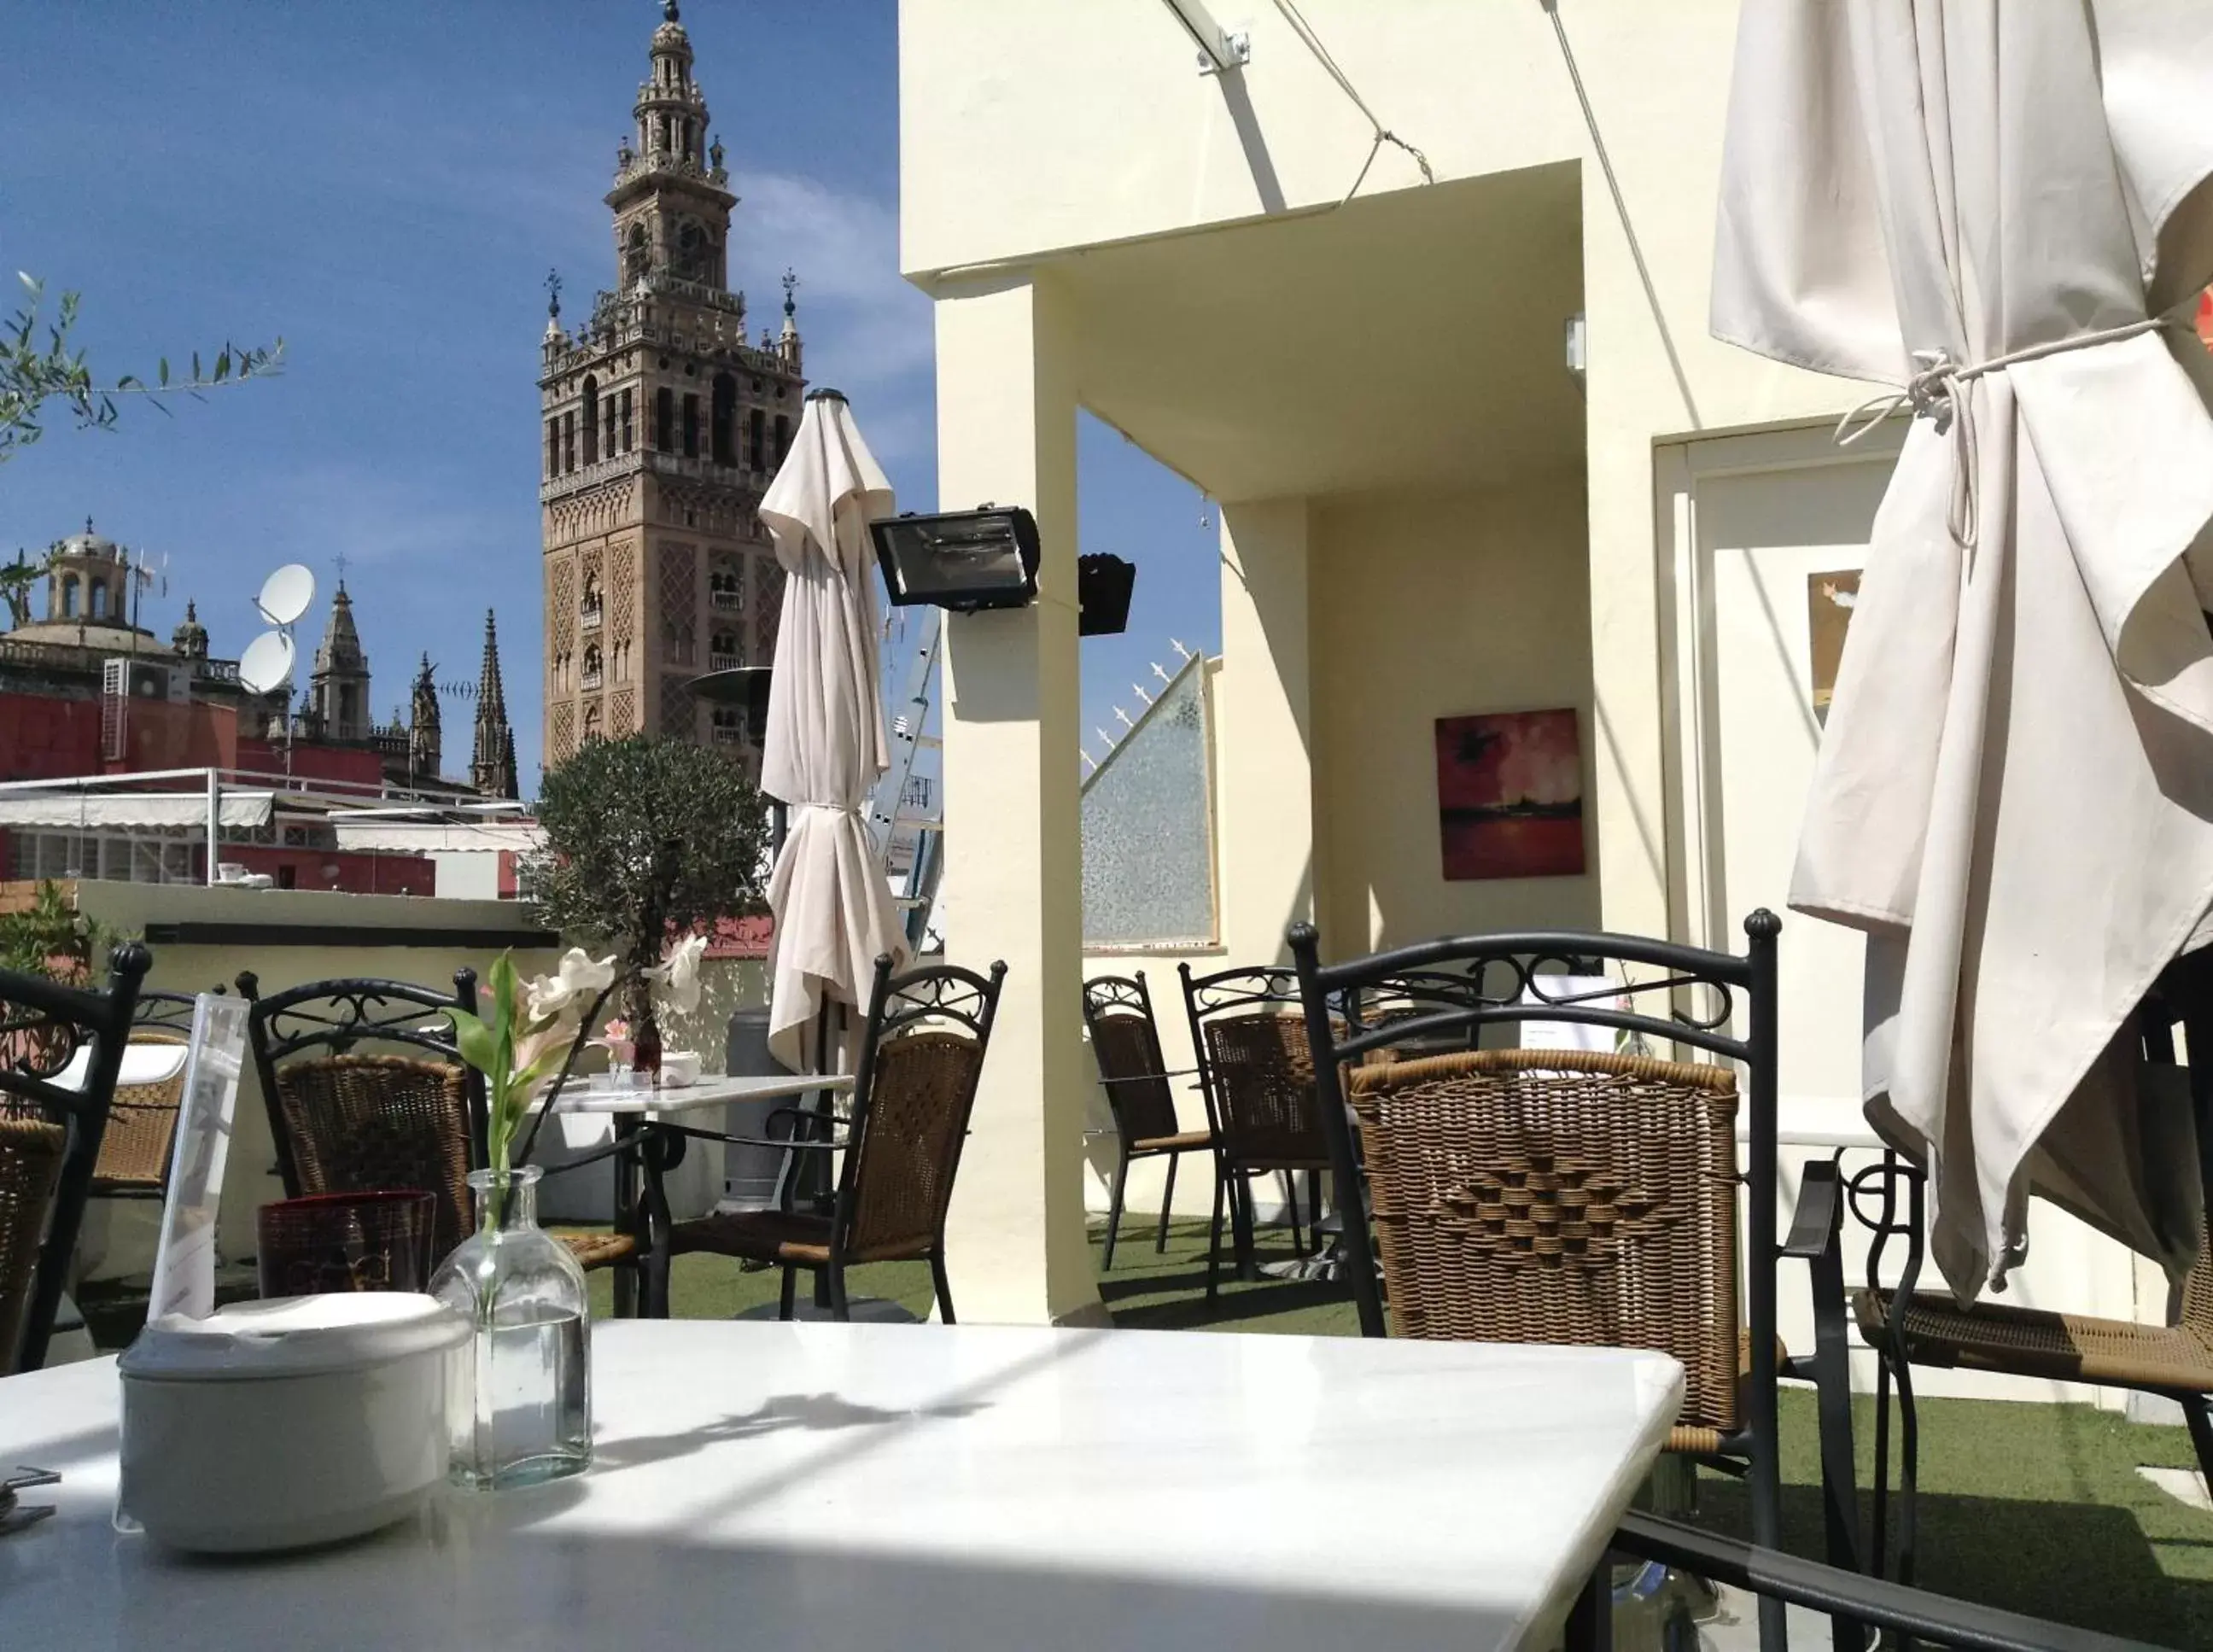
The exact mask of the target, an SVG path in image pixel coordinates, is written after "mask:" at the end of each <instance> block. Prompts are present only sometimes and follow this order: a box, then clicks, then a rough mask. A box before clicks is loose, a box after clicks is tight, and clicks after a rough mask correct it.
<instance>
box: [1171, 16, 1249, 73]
mask: <svg viewBox="0 0 2213 1652" xmlns="http://www.w3.org/2000/svg"><path fill="white" fill-rule="evenodd" d="M1167 9H1169V10H1170V11H1172V12H1174V13H1175V15H1176V21H1178V22H1180V23H1181V24H1182V25H1183V26H1184V32H1185V33H1186V34H1189V35H1190V36H1191V38H1192V44H1193V45H1195V46H1198V72H1199V73H1200V74H1202V75H1220V74H1226V73H1227V72H1228V71H1229V70H1232V69H1242V68H1243V67H1244V66H1245V65H1246V64H1248V63H1250V62H1251V61H1252V60H1253V37H1252V36H1251V35H1250V34H1247V33H1246V32H1245V31H1244V30H1243V29H1238V30H1236V31H1235V32H1232V31H1231V30H1229V29H1226V28H1224V27H1222V25H1221V24H1219V23H1217V22H1216V21H1214V14H1213V13H1212V12H1210V11H1209V10H1208V9H1206V0H1167Z"/></svg>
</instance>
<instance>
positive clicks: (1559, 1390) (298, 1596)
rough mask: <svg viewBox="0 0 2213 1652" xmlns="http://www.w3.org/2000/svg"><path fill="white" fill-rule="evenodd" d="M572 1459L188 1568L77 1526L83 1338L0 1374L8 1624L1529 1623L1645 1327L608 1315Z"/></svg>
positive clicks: (814, 1632)
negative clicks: (1238, 1326)
mask: <svg viewBox="0 0 2213 1652" xmlns="http://www.w3.org/2000/svg"><path fill="white" fill-rule="evenodd" d="M593 1338H594V1341H593V1356H594V1358H593V1369H594V1381H593V1391H594V1405H595V1409H596V1420H597V1430H596V1432H597V1452H598V1456H597V1461H596V1462H595V1463H594V1466H593V1468H592V1469H591V1471H590V1472H588V1473H587V1474H585V1475H583V1476H581V1477H579V1478H576V1479H573V1480H570V1481H566V1482H564V1483H561V1484H555V1485H552V1486H545V1487H540V1488H537V1489H535V1490H522V1491H510V1492H503V1493H499V1494H497V1495H489V1496H478V1497H467V1496H464V1495H462V1494H459V1493H450V1492H448V1493H442V1494H441V1496H440V1498H439V1500H438V1501H437V1502H436V1503H435V1504H434V1505H433V1506H432V1508H431V1509H430V1510H429V1511H428V1512H427V1513H425V1514H424V1515H422V1516H419V1517H418V1519H416V1520H415V1521H411V1522H409V1523H408V1524H405V1525H403V1526H401V1527H395V1528H393V1530H390V1531H388V1532H386V1533H382V1534H381V1535H379V1536H376V1537H373V1538H370V1539H365V1540H363V1541H362V1542H358V1543H356V1544H354V1545H350V1546H343V1547H338V1548H335V1549H331V1550H327V1551H322V1552H320V1553H314V1554H308V1555H301V1556H295V1557H291V1558H277V1559H271V1560H261V1561H245V1562H239V1561H232V1562H228V1563H224V1564H208V1563H198V1562H192V1561H186V1560H181V1559H178V1558H169V1557H166V1556H164V1555H163V1554H162V1552H161V1551H159V1550H156V1549H154V1548H152V1547H151V1546H150V1545H148V1544H147V1542H146V1541H145V1539H143V1538H136V1537H118V1536H117V1535H115V1534H114V1533H113V1531H112V1530H111V1529H110V1527H109V1515H110V1511H111V1508H112V1504H113V1498H114V1494H115V1479H116V1467H115V1453H116V1428H117V1385H116V1377H115V1367H114V1363H113V1361H111V1360H101V1361H97V1362H88V1363H86V1364H82V1365H72V1366H64V1367H61V1368H59V1369H54V1370H49V1371H42V1372H37V1373H34V1374H32V1375H27V1376H19V1377H12V1378H9V1379H7V1380H6V1381H0V1463H8V1464H13V1463H31V1464H36V1465H38V1466H41V1467H45V1468H52V1469H58V1470H59V1471H61V1472H62V1473H63V1475H64V1479H63V1482H62V1484H60V1485H58V1486H57V1487H53V1488H50V1489H48V1490H40V1491H39V1492H37V1493H35V1494H33V1495H34V1497H35V1498H36V1499H39V1500H45V1499H47V1498H49V1497H51V1498H52V1500H54V1501H55V1502H57V1503H58V1506H59V1509H60V1512H59V1513H58V1515H56V1516H55V1517H54V1518H52V1519H51V1520H48V1521H44V1522H43V1523H41V1524H40V1525H38V1526H34V1527H30V1528H29V1529H27V1530H26V1531H23V1532H21V1533H16V1534H15V1535H14V1536H10V1537H4V1538H0V1603H4V1606H0V1624H4V1625H5V1627H6V1639H7V1643H8V1644H9V1645H11V1646H15V1645H21V1646H23V1647H26V1648H28V1647H41V1648H57V1649H58V1648H73V1649H74V1648H84V1649H98V1652H143V1649H146V1648H149V1647H160V1648H162V1649H163V1652H199V1649H208V1652H216V1649H221V1652H235V1649H237V1648H241V1647H248V1646H282V1647H283V1648H285V1649H287V1652H320V1649H338V1648H346V1649H363V1652H375V1649H381V1648H393V1649H399V1648H406V1649H411V1652H413V1649H432V1648H448V1647H451V1648H457V1649H459V1648H466V1649H472V1652H475V1649H482V1652H494V1649H507V1648H514V1649H529V1652H540V1649H543V1648H546V1647H552V1646H560V1647H620V1648H624V1649H631V1652H658V1649H661V1648H671V1649H676V1648H682V1649H692V1648H697V1647H705V1646H743V1647H746V1648H747V1649H756V1652H762V1649H778V1652H780V1649H786V1648H790V1649H815V1648H821V1647H835V1648H839V1649H863V1648H877V1647H882V1648H893V1647H896V1648H900V1649H911V1652H937V1649H942V1652H954V1649H960V1652H988V1649H997V1648H1008V1649H1020V1652H1029V1649H1035V1648H1044V1647H1052V1648H1055V1649H1106V1648H1116V1649H1121V1648H1127V1649H1133V1652H1183V1649H1193V1652H1197V1649H1205V1652H1236V1649H1245V1648H1251V1649H1255V1652H1261V1649H1265V1652H1304V1649H1309V1648H1311V1649H1317V1652H1319V1649H1331V1652H1338V1649H1343V1648H1347V1647H1354V1648H1357V1649H1359V1652H1398V1649H1402V1648H1404V1649H1412V1648H1417V1647H1418V1648H1423V1649H1430V1648H1435V1647H1441V1646H1451V1647H1454V1648H1464V1649H1483V1648H1507V1647H1518V1646H1522V1645H1525V1644H1527V1645H1541V1644H1543V1643H1544V1640H1545V1637H1546V1636H1548V1635H1550V1634H1552V1633H1554V1632H1556V1631H1557V1628H1558V1624H1559V1622H1560V1620H1561V1619H1562V1618H1563V1616H1564V1613H1565V1612H1566V1610H1567V1607H1568V1605H1569V1603H1570V1601H1571V1600H1572V1599H1573V1598H1574V1595H1575V1593H1576V1588H1578V1587H1579V1585H1580V1582H1581V1580H1582V1578H1584V1577H1585V1576H1588V1573H1589V1571H1590V1570H1591V1568H1592V1567H1593V1565H1594V1564H1596V1562H1597V1560H1598V1558H1599V1556H1600V1551H1601V1549H1602V1546H1603V1545H1604V1542H1605V1539H1606V1535H1607V1534H1608V1533H1611V1532H1612V1531H1613V1527H1614V1525H1615V1523H1616V1522H1617V1521H1619V1517H1620V1515H1621V1514H1622V1512H1623V1511H1624V1509H1626V1508H1627V1506H1628V1503H1629V1500H1630V1497H1631V1493H1632V1491H1633V1490H1635V1488H1636V1486H1637V1484H1638V1482H1639V1481H1640V1480H1641V1479H1642V1478H1643V1475H1644V1473H1645V1472H1646V1471H1647V1470H1648V1469H1649V1466H1650V1465H1651V1463H1652V1460H1653V1459H1654V1457H1655V1454H1657V1452H1658V1450H1659V1448H1660V1445H1661V1441H1662V1440H1663V1439H1664V1438H1665V1436H1666V1434H1667V1428H1668V1425H1669V1423H1671V1422H1672V1421H1673V1418H1674V1416H1675V1412H1676V1409H1677V1406H1678V1405H1680V1400H1681V1396H1682V1391H1683V1379H1682V1370H1681V1368H1680V1366H1678V1365H1677V1364H1676V1363H1675V1362H1673V1360H1670V1359H1668V1358H1667V1357H1666V1356H1661V1355H1658V1354H1642V1353H1628V1352H1616V1351H1612V1350H1569V1349H1547V1348H1516V1347H1503V1346H1498V1345H1495V1344H1477V1343H1430V1342H1381V1341H1377V1342H1367V1341H1361V1340H1358V1339H1356V1338H1306V1337H1280V1336H1225V1335H1214V1334H1207V1333H1202V1332H1143V1331H1047V1330H1033V1329H1028V1328H1022V1327H1013V1326H938V1325H925V1326H871V1325H852V1326H840V1325H835V1324H808V1323H801V1324H795V1325H775V1324H741V1323H733V1322H729V1321H716V1322H710V1321H698V1320H692V1321H658V1322H656V1321H651V1320H616V1321H608V1322H604V1323H602V1324H600V1325H599V1326H595V1327H594V1332H593Z"/></svg>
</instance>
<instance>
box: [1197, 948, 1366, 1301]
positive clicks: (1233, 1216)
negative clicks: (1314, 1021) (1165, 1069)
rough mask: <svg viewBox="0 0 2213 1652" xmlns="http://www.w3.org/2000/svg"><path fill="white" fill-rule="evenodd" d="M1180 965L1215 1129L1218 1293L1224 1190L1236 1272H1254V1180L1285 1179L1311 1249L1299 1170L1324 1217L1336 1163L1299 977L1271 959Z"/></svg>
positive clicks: (1212, 1291)
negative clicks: (1323, 1196)
mask: <svg viewBox="0 0 2213 1652" xmlns="http://www.w3.org/2000/svg"><path fill="white" fill-rule="evenodd" d="M1176 969H1177V972H1178V973H1179V974H1180V976H1181V977H1182V978H1183V1001H1184V1009H1185V1010H1186V1013H1187V1014H1188V1015H1190V1017H1191V1047H1192V1052H1193V1053H1194V1054H1195V1055H1197V1057H1198V1076H1199V1094H1201V1095H1202V1096H1204V1098H1205V1100H1206V1118H1207V1124H1208V1125H1209V1127H1210V1129H1211V1130H1212V1131H1213V1132H1214V1143H1215V1190H1214V1220H1213V1226H1212V1232H1211V1236H1210V1241H1209V1244H1208V1247H1207V1257H1206V1296H1207V1300H1208V1301H1213V1300H1214V1299H1215V1296H1216V1289H1217V1278H1218V1275H1219V1272H1220V1261H1221V1255H1222V1206H1223V1203H1224V1201H1225V1198H1226V1200H1227V1202H1228V1208H1229V1231H1230V1238H1231V1243H1232V1246H1233V1247H1234V1249H1235V1253H1236V1269H1237V1277H1239V1278H1242V1279H1249V1278H1253V1277H1257V1274H1258V1271H1259V1270H1258V1259H1257V1257H1256V1256H1255V1253H1254V1248H1255V1247H1254V1236H1253V1228H1254V1226H1255V1223H1254V1217H1253V1187H1252V1183H1253V1178H1254V1177H1255V1176H1276V1175H1280V1176H1282V1177H1283V1189H1284V1199H1283V1203H1284V1209H1285V1213H1286V1215H1287V1216H1289V1220H1290V1228H1291V1247H1292V1248H1293V1249H1294V1250H1296V1251H1303V1249H1304V1248H1305V1247H1304V1244H1303V1241H1302V1235H1301V1233H1300V1229H1299V1205H1298V1187H1297V1181H1296V1179H1297V1178H1298V1177H1299V1176H1300V1175H1302V1174H1303V1175H1305V1176H1306V1177H1307V1179H1308V1189H1309V1196H1310V1198H1312V1199H1313V1201H1314V1211H1313V1215H1314V1221H1315V1222H1316V1223H1317V1224H1319V1222H1320V1215H1321V1212H1320V1191H1319V1189H1320V1173H1321V1172H1323V1171H1325V1170H1326V1169H1328V1168H1329V1167H1330V1163H1331V1161H1330V1156H1329V1141H1328V1137H1326V1136H1325V1135H1324V1134H1323V1132H1322V1128H1321V1122H1320V1118H1319V1116H1318V1113H1317V1111H1316V1097H1315V1090H1314V1057H1313V1055H1312V1053H1311V1052H1310V1050H1309V1048H1308V1029H1307V1023H1306V1016H1305V1014H1304V1012H1303V1010H1302V1007H1301V1001H1300V997H1299V983H1298V977H1297V976H1296V975H1295V974H1294V973H1293V972H1291V971H1290V970H1289V969H1285V968H1283V967H1281V966H1271V965H1263V966H1258V967H1246V968H1238V969H1225V970H1217V971H1216V972H1214V973H1213V974H1210V975H1193V974H1192V972H1191V966H1190V965H1188V964H1179V965H1178V966H1176Z"/></svg>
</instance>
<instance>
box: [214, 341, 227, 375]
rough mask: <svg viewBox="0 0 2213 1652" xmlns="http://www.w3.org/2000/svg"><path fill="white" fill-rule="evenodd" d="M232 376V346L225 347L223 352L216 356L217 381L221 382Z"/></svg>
mask: <svg viewBox="0 0 2213 1652" xmlns="http://www.w3.org/2000/svg"><path fill="white" fill-rule="evenodd" d="M229 376H230V346H229V344H225V345H224V346H223V354H222V355H220V356H218V357H216V358H215V381H216V383H217V384H221V383H222V382H223V381H224V380H225V379H227V378H229Z"/></svg>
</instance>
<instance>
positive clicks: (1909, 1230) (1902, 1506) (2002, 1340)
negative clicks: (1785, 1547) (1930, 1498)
mask: <svg viewBox="0 0 2213 1652" xmlns="http://www.w3.org/2000/svg"><path fill="white" fill-rule="evenodd" d="M2177 1023H2179V1024H2180V1025H2181V1026H2182V1027H2183V1029H2184V1037H2185V1039H2186V1042H2187V1045H2188V1048H2189V1053H2190V1062H2189V1064H2188V1069H2187V1071H2188V1076H2189V1084H2190V1098H2191V1102H2192V1110H2193V1111H2194V1112H2195V1113H2196V1114H2197V1118H2198V1149H2199V1155H2200V1159H2201V1166H2202V1168H2201V1173H2202V1174H2204V1177H2205V1184H2206V1191H2207V1194H2208V1201H2207V1205H2206V1209H2207V1211H2208V1212H2209V1214H2213V953H2197V954H2191V955H2190V956H2188V957H2186V958H2183V959H2180V960H2177V961H2176V962H2175V964H2174V965H2173V966H2171V967H2170V968H2169V969H2168V970H2167V972H2166V973H2165V974H2164V975H2163V976H2162V977H2161V980H2160V982H2159V984H2158V985H2157V986H2156V987H2155V989H2154V991H2153V992H2152V994H2151V995H2150V996H2149V997H2147V998H2146V999H2145V1001H2144V1003H2143V1005H2142V1007H2141V1008H2140V1009H2139V1011H2138V1013H2137V1036H2138V1038H2139V1039H2141V1040H2142V1045H2143V1057H2144V1059H2145V1060H2146V1061H2147V1062H2149V1063H2153V1064H2158V1065H2162V1066H2173V1065H2174V1064H2175V1045H2174V1027H2175V1026H2176V1024H2177ZM1925 1192H1926V1189H1925V1186H1924V1183H1923V1175H1922V1172H1921V1170H1920V1169H1919V1168H1918V1167H1917V1166H1915V1165H1913V1164H1912V1163H1911V1162H1910V1161H1907V1160H1906V1159H1905V1158H1904V1157H1903V1156H1902V1155H1899V1154H1897V1153H1894V1152H1886V1153H1885V1154H1884V1155H1883V1157H1882V1161H1881V1163H1880V1164H1878V1165H1875V1166H1871V1167H1869V1168H1867V1169H1865V1170H1862V1171H1861V1172H1860V1173H1858V1174H1856V1175H1855V1176H1854V1177H1852V1178H1851V1180H1850V1186H1849V1188H1848V1192H1847V1196H1848V1198H1849V1200H1850V1208H1851V1210H1852V1211H1853V1213H1854V1214H1855V1216H1858V1217H1859V1219H1860V1220H1861V1221H1862V1222H1863V1223H1864V1224H1865V1225H1866V1226H1867V1227H1868V1228H1870V1229H1871V1230H1872V1232H1873V1234H1874V1241H1875V1242H1874V1244H1873V1246H1872V1247H1870V1249H1869V1255H1868V1273H1867V1286H1866V1288H1865V1289H1862V1290H1857V1291H1855V1292H1853V1294H1852V1303H1851V1306H1852V1316H1853V1318H1854V1320H1856V1322H1857V1324H1858V1326H1859V1332H1860V1335H1861V1336H1862V1338H1865V1339H1866V1341H1867V1344H1868V1345H1869V1347H1871V1348H1873V1349H1874V1350H1875V1354H1876V1365H1875V1374H1876V1375H1875V1509H1874V1524H1873V1530H1872V1531H1871V1533H1870V1534H1869V1554H1870V1556H1871V1564H1872V1570H1875V1573H1876V1574H1877V1575H1878V1576H1881V1575H1882V1574H1883V1573H1885V1572H1886V1571H1887V1570H1889V1569H1890V1564H1891V1554H1892V1544H1891V1536H1892V1533H1891V1531H1890V1529H1889V1518H1890V1509H1889V1489H1890V1488H1889V1474H1890V1390H1891V1387H1892V1386H1893V1384H1895V1386H1896V1387H1897V1390H1898V1399H1899V1448H1900V1453H1899V1515H1898V1522H1897V1527H1896V1539H1897V1545H1896V1551H1895V1564H1896V1570H1897V1576H1898V1579H1899V1582H1903V1583H1911V1582H1912V1581H1913V1559H1914V1554H1913V1546H1914V1515H1915V1509H1914V1503H1915V1492H1916V1490H1917V1471H1918V1458H1919V1453H1920V1430H1919V1425H1918V1418H1917V1413H1916V1410H1915V1406H1914V1403H1913V1371H1912V1368H1913V1367H1914V1366H1916V1365H1930V1366H1937V1367H1943V1368H1955V1369H1962V1370H1972V1371H1990V1372H1994V1373H1997V1374H1999V1375H2008V1376H2025V1377H2037V1378H2042V1379H2045V1380H2046V1381H2056V1382H2086V1383H2095V1384H2098V1385H2100V1386H2102V1387H2111V1388H2132V1389H2135V1390H2137V1391H2138V1392H2140V1393H2149V1394H2157V1395H2160V1396H2161V1397H2162V1398H2164V1399H2172V1400H2173V1401H2175V1402H2176V1403H2177V1404H2178V1405H2179V1406H2180V1407H2181V1408H2182V1417H2183V1421H2184V1422H2185V1423H2186V1424H2187V1425H2188V1427H2189V1429H2190V1442H2191V1446H2192V1449H2193V1450H2194V1451H2195V1452H2196V1454H2197V1457H2198V1472H2199V1474H2200V1475H2202V1476H2203V1477H2204V1480H2205V1483H2206V1486H2207V1488H2208V1490H2213V1404H2210V1403H2209V1399H2213V1236H2209V1235H2208V1234H2205V1233H2204V1232H2201V1234H2200V1236H2199V1241H2198V1259H2197V1261H2196V1262H2195V1263H2194V1264H2193V1265H2192V1267H2191V1270H2190V1271H2189V1273H2188V1274H2187V1275H2186V1277H2185V1278H2184V1280H2183V1283H2182V1289H2181V1290H2180V1291H2179V1293H2177V1295H2176V1300H2175V1302H2174V1304H2173V1313H2172V1314H2171V1315H2170V1317H2169V1319H2168V1321H2167V1323H2166V1324H2164V1325H2143V1324H2139V1323H2137V1321H2135V1320H2106V1319H2100V1318H2097V1317H2095V1316H2093V1315H2089V1314H2054V1313H2049V1312H2045V1311H2044V1310H2041V1309H2037V1308H2012V1307H2007V1306H2004V1305H2002V1304H1999V1303H1996V1302H1990V1301H1978V1302H1976V1303H1974V1304H1973V1305H1972V1307H1968V1308H1961V1307H1960V1305H1959V1303H1958V1302H1957V1301H1954V1299H1953V1297H1952V1296H1951V1295H1949V1294H1948V1293H1946V1294H1932V1293H1928V1292H1923V1291H1918V1290H1917V1289H1915V1286H1916V1285H1917V1283H1919V1280H1920V1276H1921V1265H1922V1261H1923V1234H1924V1232H1925V1228H1924V1227H1923V1217H1924V1207H1925ZM1893 1240H1902V1241H1904V1243H1905V1247H1906V1251H1905V1266H1904V1268H1903V1269H1902V1271H1901V1273H1900V1277H1899V1283H1898V1285H1897V1286H1895V1287H1887V1286H1885V1285H1883V1284H1882V1283H1881V1275H1882V1271H1883V1264H1884V1258H1885V1253H1886V1251H1887V1247H1888V1246H1889V1244H1890V1242H1891V1241H1893ZM1901 1300H1902V1301H1904V1302H1905V1308H1904V1311H1903V1312H1901V1311H1900V1309H1899V1302H1900V1301H1901Z"/></svg>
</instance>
